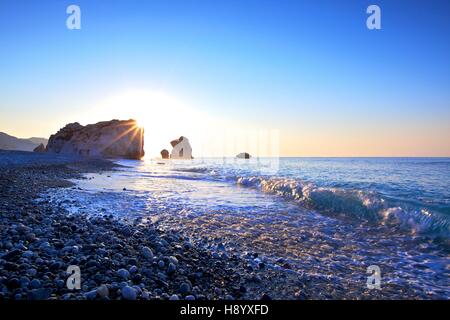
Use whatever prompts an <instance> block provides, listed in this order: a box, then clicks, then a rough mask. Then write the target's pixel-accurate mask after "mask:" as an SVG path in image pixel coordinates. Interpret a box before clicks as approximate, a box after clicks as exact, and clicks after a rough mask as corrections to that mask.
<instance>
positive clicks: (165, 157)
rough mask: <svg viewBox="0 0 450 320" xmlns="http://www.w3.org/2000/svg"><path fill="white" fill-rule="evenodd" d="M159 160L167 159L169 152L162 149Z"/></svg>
mask: <svg viewBox="0 0 450 320" xmlns="http://www.w3.org/2000/svg"><path fill="white" fill-rule="evenodd" d="M161 158H163V159H169V151H167V150H166V149H162V150H161Z"/></svg>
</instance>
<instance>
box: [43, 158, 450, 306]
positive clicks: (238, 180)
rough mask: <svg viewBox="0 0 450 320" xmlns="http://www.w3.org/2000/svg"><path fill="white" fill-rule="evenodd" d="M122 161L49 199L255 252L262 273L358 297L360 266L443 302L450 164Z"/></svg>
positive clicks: (447, 293) (448, 290) (448, 269)
mask: <svg viewBox="0 0 450 320" xmlns="http://www.w3.org/2000/svg"><path fill="white" fill-rule="evenodd" d="M118 164H120V165H122V166H123V167H121V168H119V170H117V171H112V172H103V173H97V174H88V175H87V176H86V178H87V179H83V180H78V181H76V183H77V187H76V188H73V189H61V190H60V191H59V192H55V191H52V192H51V197H52V201H56V202H58V203H60V204H62V205H63V206H64V207H65V208H66V209H67V210H69V211H70V212H72V213H74V214H80V213H81V214H87V215H92V214H94V215H95V214H99V215H104V214H108V215H113V216H116V217H119V218H121V219H124V220H127V219H136V218H140V219H141V218H144V219H149V220H151V221H152V222H153V223H155V225H157V226H158V228H160V229H162V230H164V229H165V228H168V229H171V230H179V231H180V232H183V233H184V234H185V235H187V236H188V237H190V238H191V239H192V241H193V242H195V243H197V244H199V245H203V246H205V247H207V248H209V249H210V250H212V251H218V252H223V251H224V250H225V252H229V253H230V254H231V253H236V252H240V253H241V254H242V255H243V256H246V257H248V256H249V253H252V254H250V257H253V256H254V255H253V253H255V252H256V253H258V256H259V258H258V259H261V261H264V262H265V263H266V264H267V265H272V266H275V267H277V266H278V262H277V261H284V262H286V263H288V264H289V265H290V270H291V271H293V272H298V273H307V274H309V275H310V276H311V275H314V276H320V277H326V278H327V279H328V278H330V279H332V282H331V283H333V285H334V286H335V288H342V287H344V288H347V289H348V290H349V292H358V290H361V288H364V287H365V281H366V268H367V267H368V266H369V265H378V266H380V268H381V269H382V272H383V274H384V275H385V277H386V279H385V286H386V288H387V289H385V290H391V291H392V292H393V296H394V294H398V292H399V290H403V289H404V288H409V289H408V290H413V291H414V292H415V293H414V296H417V297H422V298H429V297H432V298H445V299H448V298H449V297H450V285H449V281H448V279H449V275H450V259H449V250H450V249H449V243H450V242H449V241H450V239H449V235H450V158H280V159H275V158H261V159H250V160H245V159H234V158H220V159H218V158H214V159H194V160H177V161H174V160H160V159H159V160H158V159H146V160H142V161H133V160H121V161H118ZM252 259H253V258H252ZM280 259H281V260H280ZM251 262H252V261H251ZM249 263H250V262H249ZM278 267H279V266H278ZM329 290H332V289H329ZM405 294H406V293H405ZM387 296H389V295H387ZM349 297H353V298H355V296H352V295H351V294H350V293H349ZM356 298H357V296H356Z"/></svg>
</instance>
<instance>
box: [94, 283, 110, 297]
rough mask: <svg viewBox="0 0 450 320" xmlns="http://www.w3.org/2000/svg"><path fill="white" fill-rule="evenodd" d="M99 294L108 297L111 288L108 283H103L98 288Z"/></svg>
mask: <svg viewBox="0 0 450 320" xmlns="http://www.w3.org/2000/svg"><path fill="white" fill-rule="evenodd" d="M97 294H98V296H99V297H100V298H107V297H108V296H109V289H108V287H107V286H106V285H104V284H103V285H101V286H100V287H98V288H97Z"/></svg>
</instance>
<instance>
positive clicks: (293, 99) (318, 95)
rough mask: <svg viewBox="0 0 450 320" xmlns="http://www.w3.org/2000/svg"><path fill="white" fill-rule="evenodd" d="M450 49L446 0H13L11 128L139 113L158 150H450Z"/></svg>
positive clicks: (5, 80) (9, 25) (4, 73)
mask: <svg viewBox="0 0 450 320" xmlns="http://www.w3.org/2000/svg"><path fill="white" fill-rule="evenodd" d="M71 4H76V5H78V6H79V7H80V9H81V29H80V30H69V29H68V28H67V27H66V19H67V18H68V17H69V15H68V14H67V13H66V8H67V7H68V6H69V5H71ZM371 4H376V5H378V6H379V7H380V8H381V30H369V29H368V28H367V26H366V19H367V18H368V16H369V14H367V13H366V9H367V7H368V6H369V5H371ZM449 39H450V2H449V1H446V0H442V1H440V0H435V1H379V0H371V1H359V0H351V1H350V0H343V1H325V0H318V1H317V0H315V1H312V0H311V1H301V0H294V1H286V0H278V1H268V0H258V1H254V0H241V1H235V0H227V1H218V0H209V1H207V0H180V1H175V0H142V1H136V0H131V1H130V0H126V1H125V0H121V1H119V0H95V1H94V0H90V1H78V0H71V1H65V0H53V1H51V0H48V1H46V0H36V1H25V0H0V131H3V132H6V133H8V134H11V135H15V136H18V137H31V136H42V137H48V136H49V135H50V134H52V133H54V132H56V131H57V130H58V129H59V128H61V127H63V126H64V125H65V124H66V123H69V122H75V121H78V122H80V123H82V124H88V123H93V122H97V121H101V120H110V119H112V118H137V120H138V121H139V123H141V124H142V125H143V126H144V127H145V130H146V136H145V145H146V150H151V153H157V151H159V150H161V149H162V148H167V147H168V142H169V141H170V140H172V139H174V138H176V137H178V136H180V135H185V136H187V137H189V139H190V141H191V142H192V144H193V148H194V154H195V152H196V150H197V154H200V153H201V154H202V155H205V156H206V155H219V154H220V152H221V151H220V150H219V151H217V150H216V149H217V148H216V149H215V150H213V149H214V147H217V144H221V143H223V141H225V140H226V141H234V143H235V144H236V141H238V144H239V143H241V144H242V146H240V147H241V148H245V146H247V147H248V148H250V147H251V146H252V141H254V140H255V139H257V140H258V141H261V140H262V138H263V137H266V136H267V135H269V136H270V137H271V141H275V140H276V142H274V145H275V147H274V148H272V145H271V146H269V147H268V148H266V149H270V150H272V149H273V150H275V151H273V152H272V153H271V154H270V155H274V152H275V153H278V154H279V155H280V156H450V41H449ZM255 136H256V138H255ZM224 139H225V140H224ZM196 147H197V148H196ZM237 148H239V147H237ZM237 148H234V149H236V150H234V149H233V150H231V151H230V152H231V153H233V152H235V151H237V150H238V149H237ZM271 148H272V149H271ZM219 149H220V148H219ZM231 149H232V148H231ZM241 151H242V150H241ZM263 153H264V152H261V155H263ZM269 153H270V152H269Z"/></svg>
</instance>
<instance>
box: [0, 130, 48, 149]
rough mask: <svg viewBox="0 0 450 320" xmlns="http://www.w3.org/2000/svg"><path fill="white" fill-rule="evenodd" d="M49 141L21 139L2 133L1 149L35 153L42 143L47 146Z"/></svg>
mask: <svg viewBox="0 0 450 320" xmlns="http://www.w3.org/2000/svg"><path fill="white" fill-rule="evenodd" d="M47 141H48V140H47V139H45V138H30V139H20V138H16V137H13V136H10V135H9V134H6V133H4V132H0V149H2V150H20V151H33V149H34V148H36V147H37V146H38V145H39V144H40V143H43V144H44V146H45V145H47Z"/></svg>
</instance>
